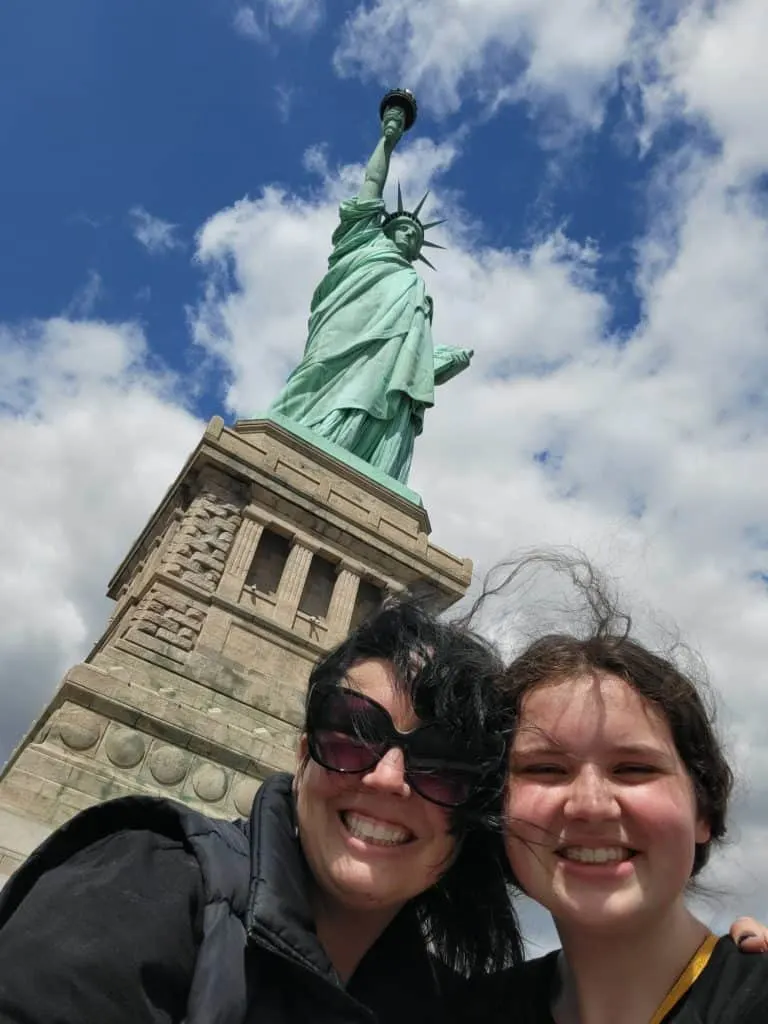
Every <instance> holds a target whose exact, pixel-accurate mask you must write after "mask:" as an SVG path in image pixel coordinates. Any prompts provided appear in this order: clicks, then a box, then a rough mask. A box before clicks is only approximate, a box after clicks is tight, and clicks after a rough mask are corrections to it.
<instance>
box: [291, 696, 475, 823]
mask: <svg viewBox="0 0 768 1024" xmlns="http://www.w3.org/2000/svg"><path fill="white" fill-rule="evenodd" d="M307 745H308V747H309V754H310V757H311V758H312V760H313V761H316V762H317V764H319V765H322V767H323V768H327V769H328V770H329V771H332V772H341V773H342V774H351V775H362V774H364V773H365V772H369V771H372V770H373V768H375V766H376V765H377V764H378V763H379V761H380V760H381V759H382V757H384V755H385V754H386V753H387V751H388V750H391V749H392V748H393V747H398V748H399V749H400V750H402V752H403V758H404V761H405V779H406V781H407V783H408V785H409V786H410V787H411V788H412V789H413V790H415V791H416V792H417V793H418V794H419V796H423V797H424V799H425V800H429V801H430V802H431V803H433V804H440V806H441V807H460V806H461V805H462V804H465V803H467V801H468V800H470V799H471V797H472V796H473V795H474V793H475V790H476V789H477V788H478V786H479V784H480V783H481V782H482V780H483V777H484V775H485V774H486V773H487V771H488V764H487V763H486V764H485V765H478V764H469V763H467V762H466V761H462V760H461V758H460V757H457V750H456V739H455V738H452V737H451V736H450V734H449V733H447V732H446V730H445V729H443V728H442V727H441V726H440V725H438V724H437V723H430V724H427V725H422V726H419V728H418V729H414V730H413V731H412V732H399V731H398V730H397V729H396V728H395V726H394V724H393V722H392V719H391V717H390V715H389V713H388V712H387V710H386V709H385V708H383V707H382V706H381V704H378V703H377V702H376V701H375V700H371V698H370V697H366V696H365V695H364V694H362V693H358V692H357V691H356V690H349V689H346V688H345V687H339V686H333V687H330V688H327V689H326V688H324V687H322V688H321V687H316V688H315V690H313V692H312V695H311V696H310V701H309V714H308V716H307Z"/></svg>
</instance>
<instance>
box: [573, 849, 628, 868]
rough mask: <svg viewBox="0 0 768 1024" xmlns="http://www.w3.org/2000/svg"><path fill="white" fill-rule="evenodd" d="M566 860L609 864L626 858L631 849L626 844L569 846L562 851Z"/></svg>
mask: <svg viewBox="0 0 768 1024" xmlns="http://www.w3.org/2000/svg"><path fill="white" fill-rule="evenodd" d="M562 855H563V857H565V859H566V860H576V861H579V862H580V863H582V864H607V863H608V862H609V861H616V860H626V859H627V858H628V857H629V850H628V849H627V848H626V847H624V846H603V847H600V848H599V849H595V848H593V847H589V846H567V847H566V848H565V849H564V850H563V851H562Z"/></svg>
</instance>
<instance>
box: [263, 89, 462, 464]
mask: <svg viewBox="0 0 768 1024" xmlns="http://www.w3.org/2000/svg"><path fill="white" fill-rule="evenodd" d="M416 113H417V108H416V100H415V99H414V97H413V95H412V94H411V93H409V92H408V91H407V90H405V89H395V90H393V91H392V92H389V93H387V95H386V96H385V97H384V99H383V100H382V103H381V108H380V119H381V136H380V138H379V141H378V142H377V144H376V148H375V149H374V151H373V153H372V154H371V158H370V159H369V161H368V164H367V166H366V169H365V177H364V179H363V183H362V186H361V188H360V191H359V193H358V194H357V196H355V197H354V198H352V199H345V200H344V202H342V204H341V206H340V208H339V224H338V227H337V228H336V230H335V231H334V233H333V239H332V242H333V249H332V252H331V255H330V258H329V260H328V272H327V273H326V275H325V277H324V278H323V279H322V281H321V282H320V284H319V285H318V287H317V289H316V290H315V294H314V296H313V298H312V304H311V307H310V317H309V335H308V338H307V343H306V346H305V348H304V356H303V358H302V360H301V362H300V363H299V365H298V366H297V367H296V369H295V370H294V371H293V373H292V374H291V375H290V377H289V378H288V380H287V382H286V384H285V387H284V388H283V390H282V391H281V392H280V394H279V395H278V397H277V399H276V400H275V401H274V402H273V404H272V406H271V407H270V410H269V411H270V412H271V413H276V414H278V415H280V416H283V417H285V418H287V419H288V420H293V421H294V422H296V423H301V424H303V425H304V426H307V427H311V428H312V430H313V431H314V432H315V433H316V434H319V435H320V436H322V437H324V438H327V439H328V440H329V441H333V442H335V443H336V444H337V445H339V446H340V447H341V448H343V449H346V450H347V451H349V452H352V453H353V454H354V455H356V456H358V458H361V459H363V460H364V461H365V462H367V463H369V464H370V465H372V466H375V467H377V468H378V469H379V470H381V471H382V472H384V473H386V474H388V475H389V476H391V477H393V478H394V479H395V480H398V481H400V482H401V483H405V482H406V481H407V479H408V472H409V470H410V466H411V459H412V457H413V443H414V438H415V437H416V436H417V435H418V434H420V433H421V431H422V427H423V420H424V412H425V410H426V409H427V408H429V406H431V405H433V404H434V389H435V385H436V384H441V383H443V382H444V381H447V380H449V379H450V378H451V377H453V376H455V375H456V374H457V373H459V372H460V371H461V370H463V369H465V368H466V366H468V365H469V360H470V358H471V355H472V353H471V351H470V350H469V349H463V348H452V347H450V346H445V345H444V346H440V347H439V349H438V350H437V352H435V350H434V349H433V346H432V300H431V298H430V297H429V296H428V295H427V293H426V288H425V286H424V281H423V280H422V278H421V277H420V276H419V275H418V274H417V273H416V271H415V270H414V268H413V262H414V260H421V261H422V262H423V263H426V264H427V265H428V266H430V267H431V266H432V264H431V263H430V262H429V260H427V259H426V257H424V256H423V255H422V253H421V250H422V247H424V246H431V247H433V248H438V249H439V248H441V246H437V245H435V243H433V242H429V241H427V240H426V239H425V237H424V235H425V232H426V231H427V230H428V229H429V228H431V227H434V226H435V225H436V224H440V223H442V222H441V221H434V222H433V223H431V224H424V223H422V221H421V220H420V219H419V213H420V212H421V208H422V206H423V204H424V201H425V199H426V196H424V198H423V199H422V200H421V201H420V202H419V203H418V204H417V205H416V207H415V208H414V209H413V211H409V210H406V209H405V207H404V206H403V198H402V193H401V191H400V186H399V185H398V188H397V209H396V210H393V211H392V212H391V213H387V211H386V209H385V208H384V200H383V198H382V195H383V191H384V185H385V184H386V181H387V175H388V174H389V163H390V158H391V156H392V153H393V151H394V149H395V147H396V145H397V143H398V142H399V141H400V139H401V138H402V135H403V133H404V132H406V131H407V130H408V129H409V128H410V127H411V126H412V125H413V123H414V121H415V120H416Z"/></svg>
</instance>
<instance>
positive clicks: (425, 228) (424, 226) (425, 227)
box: [421, 217, 448, 231]
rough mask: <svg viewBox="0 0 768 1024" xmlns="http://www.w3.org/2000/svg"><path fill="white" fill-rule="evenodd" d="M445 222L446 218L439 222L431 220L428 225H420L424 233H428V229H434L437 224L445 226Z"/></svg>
mask: <svg viewBox="0 0 768 1024" xmlns="http://www.w3.org/2000/svg"><path fill="white" fill-rule="evenodd" d="M446 220H448V218H447V217H443V218H441V219H440V220H431V221H430V222H429V224H422V225H421V226H422V228H423V229H424V230H425V231H429V229H430V228H436V227H437V225H438V224H445V222H446Z"/></svg>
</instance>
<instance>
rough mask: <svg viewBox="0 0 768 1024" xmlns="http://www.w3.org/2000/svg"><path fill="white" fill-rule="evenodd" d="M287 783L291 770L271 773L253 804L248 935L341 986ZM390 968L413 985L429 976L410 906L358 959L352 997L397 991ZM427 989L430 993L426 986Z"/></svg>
mask: <svg viewBox="0 0 768 1024" xmlns="http://www.w3.org/2000/svg"><path fill="white" fill-rule="evenodd" d="M292 786H293V776H292V775H288V774H283V773H281V774H277V775H272V776H270V777H269V778H268V779H267V780H266V781H265V782H264V783H263V784H262V786H261V788H260V789H259V791H258V793H257V794H256V799H255V800H254V802H253V809H252V811H251V817H250V821H249V825H248V829H247V831H249V833H250V845H251V879H250V889H249V898H248V908H247V912H246V920H245V924H246V929H247V932H248V938H249V941H252V942H255V943H258V944H259V945H261V946H265V947H267V948H270V949H272V950H273V951H274V952H276V953H278V954H280V955H282V956H284V957H287V958H288V959H290V960H293V961H298V962H300V963H301V964H303V966H304V967H306V968H308V969H309V970H311V971H314V972H315V973H320V974H323V975H325V976H326V977H327V978H328V979H329V980H331V979H333V980H334V981H335V983H336V984H340V981H339V979H338V976H337V975H336V972H335V970H334V968H333V966H332V964H331V962H330V960H329V959H328V956H327V954H326V952H325V950H324V949H323V947H322V946H321V945H320V942H319V941H318V939H317V935H316V932H315V922H314V916H313V914H312V909H311V904H310V888H311V875H310V872H309V868H308V866H307V863H306V860H305V859H304V855H303V853H302V850H301V845H300V843H299V840H298V836H297V830H296V818H295V813H294V801H293V791H292ZM395 965H397V968H398V977H399V978H401V976H402V971H403V970H405V969H406V968H407V971H408V976H409V978H411V977H412V979H413V982H414V984H417V978H418V977H421V978H422V979H424V978H425V975H428V977H429V979H431V978H432V970H431V967H430V961H429V956H428V954H427V951H426V946H425V942H424V939H423V937H422V934H421V929H420V928H419V924H418V921H417V919H416V914H415V912H414V911H413V909H412V908H411V907H405V908H404V909H403V910H401V911H400V913H399V914H398V915H397V917H396V918H395V920H394V921H393V922H392V923H391V924H390V926H389V927H388V928H387V929H386V930H385V931H384V933H383V934H382V935H381V936H380V937H379V938H378V939H377V941H376V942H375V943H374V944H373V946H372V947H371V948H370V949H369V950H368V952H367V953H366V955H365V956H364V957H363V959H362V960H361V962H360V964H359V966H358V968H357V970H356V971H355V973H354V975H353V977H352V979H351V981H350V984H349V992H350V994H355V992H359V994H360V996H359V997H360V998H362V1000H363V1001H364V1002H365V1003H369V998H370V995H369V993H371V992H372V990H373V989H377V990H378V989H381V997H382V998H384V997H385V995H386V991H389V992H391V991H392V989H393V987H394V988H398V986H392V974H391V973H390V971H391V968H392V967H394V966H395ZM382 986H385V987H386V989H385V988H384V987H382ZM417 987H421V986H417ZM427 987H428V988H429V989H430V990H431V983H430V985H428V986H427ZM398 991H399V988H398Z"/></svg>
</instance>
